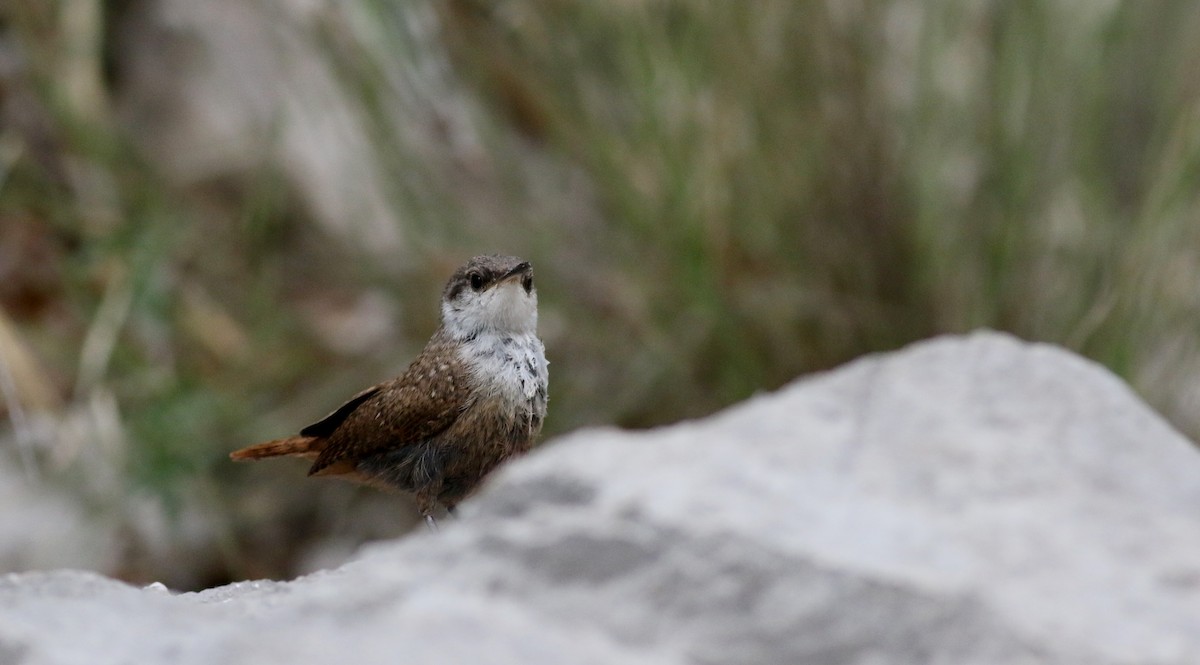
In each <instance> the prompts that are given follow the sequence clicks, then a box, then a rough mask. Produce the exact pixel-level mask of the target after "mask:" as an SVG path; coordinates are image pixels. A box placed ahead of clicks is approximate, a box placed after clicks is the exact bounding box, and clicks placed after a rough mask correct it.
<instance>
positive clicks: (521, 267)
mask: <svg viewBox="0 0 1200 665" xmlns="http://www.w3.org/2000/svg"><path fill="white" fill-rule="evenodd" d="M532 269H533V266H531V265H529V262H528V261H522V262H520V263H518V264H517V265H516V267H514V268H513V269H512V270H509V271H508V272H506V273H504V276H503V277H501V278H500V279H499V280H497V281H499V282H503V281H504V280H506V279H512V278H513V277H516V276H518V275H524V274H525V273H527V272H529V271H530V270H532Z"/></svg>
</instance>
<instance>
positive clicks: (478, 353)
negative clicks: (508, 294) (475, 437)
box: [459, 332, 549, 420]
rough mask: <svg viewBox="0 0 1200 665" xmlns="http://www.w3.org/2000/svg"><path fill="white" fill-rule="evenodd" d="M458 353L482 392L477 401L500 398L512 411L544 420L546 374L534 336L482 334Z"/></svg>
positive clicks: (543, 356) (543, 353)
mask: <svg viewBox="0 0 1200 665" xmlns="http://www.w3.org/2000/svg"><path fill="white" fill-rule="evenodd" d="M459 354H460V355H461V356H462V359H463V361H464V363H465V364H466V366H467V367H469V368H471V370H470V371H471V372H472V373H473V374H474V375H475V376H474V378H475V382H473V383H474V384H475V385H477V386H479V389H480V390H482V391H484V392H483V394H482V395H480V398H481V399H489V398H500V399H502V400H503V401H504V402H506V403H508V404H509V405H511V407H512V408H513V409H514V411H527V412H528V413H529V414H531V415H536V416H537V417H538V420H541V419H542V418H544V417H545V415H546V386H547V379H548V378H549V376H548V375H549V371H548V368H547V363H546V350H545V347H543V346H542V341H541V340H540V339H538V338H537V336H536V335H534V334H532V333H524V334H518V335H510V334H507V333H498V332H486V333H482V334H480V335H479V336H477V337H476V338H475V339H473V340H471V341H469V342H466V343H464V344H462V345H461V346H459Z"/></svg>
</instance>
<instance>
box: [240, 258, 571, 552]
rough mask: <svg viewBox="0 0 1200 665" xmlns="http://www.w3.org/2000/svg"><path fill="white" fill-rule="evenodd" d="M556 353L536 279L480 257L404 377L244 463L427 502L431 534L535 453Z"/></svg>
mask: <svg viewBox="0 0 1200 665" xmlns="http://www.w3.org/2000/svg"><path fill="white" fill-rule="evenodd" d="M547 374H548V372H547V367H546V353H545V348H544V347H543V346H542V341H541V340H540V339H538V337H537V290H536V289H535V288H534V286H533V268H532V267H531V266H530V265H529V262H528V261H522V260H521V259H519V258H516V257H513V256H477V257H475V258H473V259H471V260H470V261H468V262H467V264H466V265H464V266H462V267H461V268H459V269H458V270H457V271H456V272H455V273H454V276H453V277H451V278H450V281H449V282H448V283H447V284H446V288H445V290H444V291H443V292H442V323H441V326H440V327H439V328H438V329H437V331H436V332H435V333H434V334H433V337H431V338H430V339H429V342H428V343H427V344H426V345H425V349H424V350H423V351H421V354H420V355H419V356H417V358H416V360H414V361H413V362H412V364H411V365H409V366H408V369H407V370H405V371H404V373H403V374H401V375H400V376H399V377H396V378H394V379H392V380H390V381H385V382H384V383H380V384H379V385H376V386H372V387H370V388H367V389H366V390H364V391H362V392H360V393H358V394H357V395H355V396H354V397H351V398H350V400H349V401H348V402H346V403H345V404H343V405H342V406H340V407H338V408H337V409H336V410H335V411H334V412H333V413H331V414H329V415H328V416H325V417H324V418H322V419H321V420H319V421H317V422H316V423H313V424H312V425H309V426H308V427H305V428H304V429H302V430H300V434H299V435H298V436H292V437H288V438H286V439H277V440H275V441H268V442H266V443H260V444H258V445H254V446H250V447H248V448H243V449H241V450H238V451H235V452H233V453H232V454H230V457H231V458H233V459H234V460H253V459H262V458H265V457H279V456H297V457H303V458H306V459H311V460H313V464H312V467H311V468H309V470H308V475H310V476H335V477H340V478H345V479H347V480H352V481H356V482H360V483H365V484H368V485H374V486H376V487H381V488H384V489H400V490H404V491H408V492H412V493H413V494H414V495H415V496H416V500H417V507H418V509H419V510H420V511H421V515H422V516H423V517H424V518H425V522H426V523H427V524H428V525H429V526H430V528H436V524H437V523H436V521H435V520H434V517H433V511H434V508H435V507H436V504H438V503H440V504H442V505H443V506H445V508H446V509H447V510H448V511H449V512H453V511H454V508H455V506H456V505H457V504H458V503H459V502H460V501H462V499H463V498H464V497H466V496H467V495H468V494H470V493H471V492H472V490H474V489H475V488H476V487H477V486H478V485H479V484H480V482H481V481H482V480H483V479H484V477H486V476H487V475H488V473H490V472H491V471H492V470H493V469H495V468H496V467H497V466H498V465H499V464H500V463H501V462H503V461H505V460H507V459H508V458H510V457H513V456H516V455H520V454H522V453H525V452H527V451H528V450H529V448H530V447H531V446H532V445H533V442H534V439H535V438H537V435H538V433H539V432H540V431H541V429H542V421H543V420H544V419H545V417H546V380H547Z"/></svg>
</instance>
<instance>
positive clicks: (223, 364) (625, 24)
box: [0, 0, 1200, 589]
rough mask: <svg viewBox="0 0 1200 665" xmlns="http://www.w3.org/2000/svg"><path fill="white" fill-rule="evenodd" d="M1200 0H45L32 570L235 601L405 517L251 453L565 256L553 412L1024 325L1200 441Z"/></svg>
mask: <svg viewBox="0 0 1200 665" xmlns="http://www.w3.org/2000/svg"><path fill="white" fill-rule="evenodd" d="M1196 34H1200V6H1197V5H1196V4H1195V3H1191V2H1169V1H1151V0H1147V1H1138V2H1134V1H1128V2H1117V1H1109V0H1105V1H1096V0H1086V1H1084V0H1055V1H1051V2H1005V1H1002V0H994V1H986V0H980V1H974V2H958V1H956V0H953V1H952V0H945V1H934V2H922V1H917V0H896V1H890V2H861V1H855V0H827V1H823V2H822V1H814V2H794V1H792V0H758V1H756V2H753V3H750V2H745V3H743V2H690V1H686V0H620V1H613V2H602V3H601V2H585V1H583V0H521V1H517V0H441V1H423V0H407V1H404V2H399V1H396V0H353V1H346V2H341V1H337V0H207V1H205V2H193V1H191V0H5V2H3V3H2V4H0V398H2V399H0V425H2V426H0V572H3V571H11V570H28V569H34V568H53V567H61V566H71V567H82V568H89V569H93V570H98V571H101V572H104V573H106V574H110V575H116V576H119V577H121V578H124V579H127V580H130V581H132V582H149V581H152V580H162V581H163V582H165V583H166V584H168V585H169V586H172V587H174V588H177V589H194V588H200V587H205V586H209V585H213V584H217V583H222V582H226V581H229V580H234V579H242V578H247V577H263V576H267V577H286V576H290V575H295V574H298V573H302V572H305V571H309V570H313V569H315V568H317V567H321V566H327V565H333V564H336V563H339V562H340V561H342V560H343V559H344V558H345V557H346V556H348V555H349V554H350V553H351V552H352V551H353V550H354V549H355V548H356V547H357V546H358V545H359V544H360V543H362V542H364V541H366V540H371V539H377V538H385V537H391V536H395V535H399V534H401V533H403V532H404V531H405V530H406V529H408V528H410V527H411V526H412V525H413V523H414V521H415V520H414V519H413V518H414V515H415V513H414V511H413V508H412V506H411V504H410V503H408V502H407V500H406V499H404V498H402V497H394V496H385V495H382V494H379V493H377V492H374V491H371V490H361V489H357V488H354V487H351V486H349V485H345V484H341V483H337V482H331V481H314V480H309V479H307V478H305V477H304V471H305V468H306V467H305V464H304V463H303V462H299V461H292V460H287V461H275V462H270V463H262V464H257V465H233V464H232V463H230V462H229V461H228V459H227V454H228V452H229V451H230V450H233V449H235V448H237V447H240V446H243V445H246V444H249V443H253V442H256V441H259V440H264V439H268V438H274V437H278V436H283V435H287V434H290V433H293V432H295V431H296V430H298V429H299V428H300V427H301V426H303V425H306V424H308V423H309V422H312V421H313V420H315V419H317V418H319V417H321V416H323V415H324V414H325V413H327V412H328V411H329V410H331V409H332V408H333V407H335V406H337V405H338V404H340V403H341V402H342V400H343V399H345V398H346V397H348V396H349V395H351V394H353V393H354V392H356V391H357V390H358V389H360V388H362V387H364V386H366V385H370V384H372V383H375V382H377V381H378V380H381V379H384V378H387V377H389V376H391V375H394V374H396V373H398V372H399V371H401V370H402V369H403V368H404V366H405V365H406V364H407V362H408V361H409V360H411V358H412V357H413V356H414V355H415V354H416V353H417V352H418V351H419V350H420V347H421V346H422V345H423V343H424V341H425V340H426V339H427V338H428V336H429V334H430V333H431V332H432V331H433V329H434V328H435V327H436V325H437V316H438V307H437V304H438V297H439V294H440V289H441V287H442V285H443V283H444V281H445V279H446V278H447V277H448V276H449V274H450V273H451V272H452V271H453V269H454V268H455V267H456V266H457V265H458V264H460V263H461V262H462V261H464V260H465V259H466V258H467V257H469V256H471V255H473V254H477V253H489V252H502V253H511V254H517V255H520V256H523V257H526V258H528V259H530V260H531V261H532V262H533V264H534V265H535V267H536V271H537V275H538V284H539V291H540V296H541V333H542V337H543V339H544V340H545V342H546V346H547V349H548V355H549V357H550V361H551V406H550V417H549V420H548V421H547V425H546V431H545V433H544V436H543V439H547V438H552V437H553V436H554V435H556V434H559V433H562V432H564V431H568V430H571V429H575V428H579V427H582V426H587V425H596V424H616V425H619V426H623V427H650V426H654V425H659V424H664V423H670V422H673V421H677V420H680V419H683V418H690V417H695V416H700V415H703V414H707V413H711V412H713V411H715V410H717V409H720V408H722V407H724V406H727V405H729V404H732V403H734V402H736V401H738V400H741V399H743V398H746V397H748V396H750V395H752V394H754V393H755V392H757V391H763V390H771V389H774V388H777V387H779V386H781V385H783V384H785V383H786V382H788V381H790V380H792V379H793V378H795V377H797V376H800V375H802V374H804V373H806V372H812V371H817V370H823V369H827V368H830V367H833V366H835V365H837V364H839V363H842V362H845V361H847V360H850V359H852V358H855V357H857V356H859V355H862V354H864V353H870V352H876V351H884V350H889V349H895V348H897V347H899V346H901V345H904V344H906V343H908V342H912V341H914V340H918V339H922V338H925V337H929V336H931V335H936V334H939V333H947V332H961V331H968V330H971V329H973V328H977V327H982V326H986V327H992V328H998V329H1002V330H1008V331H1012V332H1014V333H1016V334H1018V335H1020V336H1022V337H1025V338H1028V339H1036V340H1046V341H1051V342H1055V343H1058V344H1062V345H1065V346H1067V347H1070V348H1072V349H1074V350H1076V351H1078V352H1080V353H1082V354H1084V355H1086V356H1088V357H1090V358H1093V359H1095V360H1097V361H1099V362H1101V363H1103V364H1105V365H1106V366H1108V367H1109V368H1111V369H1112V370H1113V371H1115V372H1116V373H1118V374H1119V375H1120V376H1122V377H1123V378H1125V379H1126V380H1128V381H1129V382H1130V383H1131V384H1132V385H1133V386H1134V388H1135V389H1136V390H1137V391H1139V392H1140V393H1141V395H1142V396H1143V397H1144V398H1145V399H1146V400H1148V401H1149V402H1150V403H1151V404H1152V405H1153V406H1155V407H1156V408H1157V409H1158V410H1160V411H1161V412H1162V413H1164V414H1165V415H1166V416H1167V417H1168V418H1169V419H1170V420H1172V421H1173V422H1174V424H1175V425H1176V426H1177V427H1179V428H1180V429H1182V430H1183V431H1184V432H1186V433H1189V434H1190V435H1193V436H1194V435H1196V434H1197V432H1200V408H1198V407H1200V381H1198V380H1197V378H1198V377H1200V288H1198V286H1200V223H1198V222H1200V186H1198V185H1200V74H1198V72H1200V40H1197V39H1196V38H1195V35H1196Z"/></svg>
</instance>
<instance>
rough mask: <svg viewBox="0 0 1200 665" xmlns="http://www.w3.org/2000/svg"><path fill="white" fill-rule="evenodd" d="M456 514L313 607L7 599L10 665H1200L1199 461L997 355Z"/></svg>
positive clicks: (1055, 371) (1184, 445)
mask: <svg viewBox="0 0 1200 665" xmlns="http://www.w3.org/2000/svg"><path fill="white" fill-rule="evenodd" d="M464 510H465V514H464V516H463V518H462V519H461V520H460V521H457V522H453V523H450V524H447V525H446V526H445V528H443V530H442V531H441V532H439V533H422V534H419V535H417V536H414V537H411V538H408V539H405V540H403V541H399V542H394V543H388V544H382V545H377V546H374V547H372V548H370V549H369V550H367V551H366V552H364V553H363V555H362V556H361V557H359V558H358V559H357V560H355V561H353V562H351V563H349V564H346V565H345V566H342V567H341V568H339V569H337V570H334V571H331V572H326V573H318V574H315V575H312V576H308V577H305V578H302V579H299V580H296V581H294V582H281V583H276V582H246V583H241V584H235V585H231V586H227V587H222V588H218V589H211V590H209V591H205V592H202V593H196V594H179V595H172V594H170V593H167V592H166V591H165V590H164V589H153V588H151V589H142V590H140V589H134V588H131V587H128V586H125V585H122V584H120V583H117V582H113V581H110V580H106V579H104V578H101V577H98V576H94V575H89V574H84V573H74V572H58V573H37V574H25V575H12V576H9V577H7V578H4V579H3V581H0V664H7V663H22V664H23V665H32V664H37V663H126V662H137V663H157V662H163V663H166V662H170V663H211V662H254V663H268V664H269V663H326V662H328V663H333V662H339V663H340V662H358V663H374V662H380V663H383V662H388V663H394V662H414V663H467V662H486V663H521V664H522V665H536V664H538V663H638V662H645V663H771V664H776V663H793V662H795V663H800V662H803V663H946V664H955V665H959V664H963V663H1089V664H1097V663H1099V664H1105V663H1180V664H1182V663H1196V662H1200V562H1198V561H1200V560H1198V559H1197V555H1196V553H1197V552H1200V454H1198V453H1197V451H1196V449H1195V448H1194V447H1193V446H1192V445H1191V444H1190V443H1189V442H1188V441H1186V440H1185V439H1184V438H1183V437H1181V436H1180V435H1178V434H1177V433H1175V432H1174V431H1173V430H1172V429H1171V428H1170V427H1169V426H1168V425H1167V424H1165V423H1164V422H1163V421H1162V419H1160V418H1159V417H1157V416H1156V415H1155V414H1154V413H1152V412H1151V411H1150V410H1149V409H1147V408H1146V407H1145V406H1143V405H1142V404H1141V403H1140V402H1139V400H1138V399H1137V398H1136V397H1135V396H1134V395H1132V394H1131V393H1130V391H1129V390H1128V389H1127V388H1126V387H1125V385H1124V384H1122V383H1121V382H1120V381H1119V380H1118V379H1116V378H1115V377H1113V376H1112V375H1111V374H1109V373H1108V372H1107V371H1105V370H1104V369H1102V368H1100V367H1098V366H1096V365H1094V364H1092V363H1090V362H1088V361H1086V360H1082V359H1080V358H1078V357H1075V356H1072V355H1071V354H1069V353H1067V352H1065V351H1062V350H1060V349H1057V348H1053V347H1050V346H1045V345H1037V344H1033V345H1030V344H1025V343H1022V342H1019V341H1017V340H1014V339H1012V338H1009V337H1006V336H1002V335H997V334H992V333H982V334H976V335H972V336H970V337H967V338H944V339H939V340H934V341H931V342H927V343H924V344H921V345H917V346H914V347H912V348H909V349H906V350H904V351H901V352H898V353H894V354H889V355H884V356H878V357H870V358H866V359H863V360H860V361H858V362H855V363H852V364H850V365H849V366H847V367H844V368H842V369H839V370H837V371H835V372H831V373H829V374H826V375H823V376H817V377H812V378H809V379H806V380H802V381H799V382H797V383H795V384H793V385H791V386H789V387H787V388H785V389H783V390H781V391H779V392H778V393H776V394H773V395H765V396H760V397H757V398H754V399H752V400H750V401H749V402H747V403H746V404H744V405H741V406H739V407H736V408H733V409H730V410H729V411H726V412H725V413H722V414H720V415H717V416H715V417H712V418H709V419H706V420H703V421H697V422H693V423H686V424H682V425H678V426H675V427H669V428H663V429H660V430H656V431H649V432H642V433H625V432H617V431H591V432H581V433H578V434H576V435H573V436H570V437H567V438H565V439H563V440H561V441H559V442H557V443H556V444H555V445H552V446H549V447H548V448H546V449H544V450H542V451H540V452H539V453H538V454H535V455H533V456H531V457H529V458H527V459H525V460H523V461H521V462H518V463H514V464H512V465H509V466H508V467H507V468H505V469H504V470H503V471H502V472H501V473H500V474H499V475H498V477H497V478H496V479H495V481H494V482H493V483H492V484H491V485H490V487H489V488H488V489H487V490H486V491H485V492H484V493H483V494H482V495H481V496H480V497H479V498H478V499H476V500H474V501H472V502H470V503H468V504H467V505H466V506H464Z"/></svg>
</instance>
